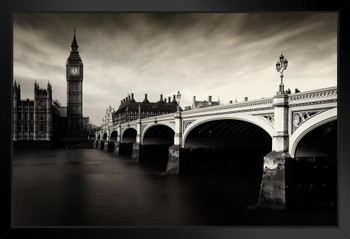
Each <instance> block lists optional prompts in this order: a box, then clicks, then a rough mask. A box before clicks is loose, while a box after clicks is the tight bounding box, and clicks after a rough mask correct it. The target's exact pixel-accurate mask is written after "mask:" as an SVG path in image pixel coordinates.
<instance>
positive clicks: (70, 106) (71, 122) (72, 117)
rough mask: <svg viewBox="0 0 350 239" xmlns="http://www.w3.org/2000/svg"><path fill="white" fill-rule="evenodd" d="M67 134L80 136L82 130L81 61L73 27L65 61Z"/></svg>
mask: <svg viewBox="0 0 350 239" xmlns="http://www.w3.org/2000/svg"><path fill="white" fill-rule="evenodd" d="M66 78H67V126H68V135H69V136H71V137H77V136H81V134H82V131H83V62H82V60H81V58H80V55H79V45H78V41H77V38H76V30H75V27H74V35H73V41H72V44H71V52H70V55H69V57H68V59H67V63H66Z"/></svg>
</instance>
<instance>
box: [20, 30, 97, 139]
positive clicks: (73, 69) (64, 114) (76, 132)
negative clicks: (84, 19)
mask: <svg viewBox="0 0 350 239" xmlns="http://www.w3.org/2000/svg"><path fill="white" fill-rule="evenodd" d="M78 49H79V46H78V43H77V40H76V36H75V31H74V36H73V41H72V44H71V52H70V55H69V57H68V59H67V62H66V81H67V107H62V106H61V103H60V102H59V101H58V100H54V101H52V87H51V84H50V83H48V84H47V89H42V88H39V84H37V83H36V82H35V84H34V100H29V99H27V100H21V88H20V85H19V83H18V84H17V82H16V81H15V83H14V86H13V140H14V141H18V140H44V141H50V140H55V139H59V138H64V137H81V136H86V134H87V132H88V131H89V130H90V129H92V125H91V123H90V119H89V117H83V101H82V99H83V98H82V95H83V92H82V89H83V87H82V84H83V63H82V60H81V58H80V55H79V50H78Z"/></svg>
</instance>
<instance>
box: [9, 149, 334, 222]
mask: <svg viewBox="0 0 350 239" xmlns="http://www.w3.org/2000/svg"><path fill="white" fill-rule="evenodd" d="M129 158H130V157H129V156H120V157H117V156H116V155H115V154H112V153H106V152H102V151H100V150H96V149H52V150H50V149H47V150H34V149H32V150H26V149H15V150H14V157H13V221H14V224H15V225H18V226H20V225H25V226H32V225H36V226H43V225H47V226H53V225H97V226H101V225H108V226H118V225H122V226H140V225H141V226H142V225H146V226H147V225H204V226H205V225H216V226H220V225H230V226H232V225H237V226H239V225H336V211H335V209H332V210H331V209H327V210H309V211H307V210H301V211H286V212H281V211H265V210H261V209H258V210H247V209H246V208H247V206H249V205H252V204H254V203H255V202H256V200H257V198H256V190H255V189H256V187H257V185H256V182H254V181H251V180H248V179H247V178H245V177H243V176H242V175H235V174H232V173H226V174H221V175H208V174H198V175H183V176H163V175H162V171H161V170H160V169H159V167H156V165H152V164H151V163H147V162H145V163H137V162H135V161H131V160H129Z"/></svg>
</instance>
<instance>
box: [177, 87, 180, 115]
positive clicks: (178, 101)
mask: <svg viewBox="0 0 350 239" xmlns="http://www.w3.org/2000/svg"><path fill="white" fill-rule="evenodd" d="M176 99H177V112H180V99H181V93H180V91H177V95H176Z"/></svg>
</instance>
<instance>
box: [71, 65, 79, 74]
mask: <svg viewBox="0 0 350 239" xmlns="http://www.w3.org/2000/svg"><path fill="white" fill-rule="evenodd" d="M70 74H71V75H73V76H76V75H79V67H78V66H72V67H71V68H70Z"/></svg>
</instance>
